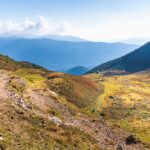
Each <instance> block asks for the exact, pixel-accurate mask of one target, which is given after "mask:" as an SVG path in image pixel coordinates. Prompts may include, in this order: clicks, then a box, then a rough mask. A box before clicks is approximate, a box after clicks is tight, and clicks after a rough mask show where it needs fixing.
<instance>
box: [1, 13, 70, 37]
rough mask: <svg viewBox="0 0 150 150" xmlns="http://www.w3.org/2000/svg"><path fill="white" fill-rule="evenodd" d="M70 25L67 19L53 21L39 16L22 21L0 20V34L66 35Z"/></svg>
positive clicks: (31, 35) (28, 35)
mask: <svg viewBox="0 0 150 150" xmlns="http://www.w3.org/2000/svg"><path fill="white" fill-rule="evenodd" d="M71 28H72V25H71V24H70V23H69V22H68V21H60V22H54V21H50V20H49V19H47V18H45V17H43V16H39V17H38V19H37V20H36V21H34V20H31V19H29V18H26V19H25V20H24V21H22V22H14V21H12V20H9V21H5V22H0V35H3V36H12V35H13V36H27V37H34V36H44V35H52V34H57V35H66V34H69V33H70V32H71Z"/></svg>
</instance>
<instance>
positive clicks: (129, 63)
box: [88, 42, 150, 73]
mask: <svg viewBox="0 0 150 150" xmlns="http://www.w3.org/2000/svg"><path fill="white" fill-rule="evenodd" d="M147 69H150V42H149V43H147V44H145V45H143V46H141V47H140V48H138V49H136V50H135V51H133V52H131V53H129V54H127V55H125V56H123V57H120V58H118V59H114V60H112V61H109V62H107V63H104V64H102V65H99V66H97V67H96V68H94V69H92V70H90V71H89V72H88V73H94V72H97V71H113V70H119V71H124V72H126V73H134V72H139V71H145V70H147Z"/></svg>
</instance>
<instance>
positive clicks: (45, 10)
mask: <svg viewBox="0 0 150 150" xmlns="http://www.w3.org/2000/svg"><path fill="white" fill-rule="evenodd" d="M0 14H1V15H0V33H1V34H3V35H4V34H5V33H7V34H8V33H10V34H15V32H16V34H26V35H28V34H30V35H31V34H35V33H34V32H37V33H38V34H39V35H40V34H41V35H44V34H47V35H48V34H62V35H64V34H71V35H75V36H79V37H83V38H86V39H89V40H95V41H113V40H114V41H115V40H116V41H117V40H125V39H133V38H135V37H136V38H145V39H146V38H150V36H149V35H150V29H149V26H150V0H5V1H4V0H0ZM25 20H26V21H25ZM27 20H28V21H27ZM24 24H26V25H24ZM28 24H29V25H28ZM17 27H18V28H19V29H18V30H15V28H17ZM5 28H7V30H6V29H5ZM49 28H51V29H49ZM29 29H30V30H29ZM5 30H6V31H5ZM38 34H37V35H38Z"/></svg>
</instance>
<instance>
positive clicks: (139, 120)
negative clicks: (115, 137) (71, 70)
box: [89, 73, 150, 145]
mask: <svg viewBox="0 0 150 150" xmlns="http://www.w3.org/2000/svg"><path fill="white" fill-rule="evenodd" d="M89 78H91V79H93V80H95V81H96V82H98V83H100V84H103V86H104V88H105V90H104V93H103V94H101V95H100V96H99V98H98V99H97V102H96V104H95V105H94V106H93V107H94V108H95V109H97V110H99V112H100V114H101V115H102V116H104V118H105V119H107V120H109V121H111V122H112V123H114V124H117V125H119V126H120V127H121V128H123V129H125V130H127V131H129V132H131V133H133V134H135V135H136V136H137V137H138V138H139V139H140V140H141V141H142V142H144V143H145V144H148V145H150V120H149V118H150V111H149V110H150V99H149V98H150V92H149V91H150V84H149V83H150V74H149V73H145V74H133V75H127V76H115V77H103V76H101V75H98V74H91V75H89Z"/></svg>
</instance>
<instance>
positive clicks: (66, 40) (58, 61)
mask: <svg viewBox="0 0 150 150" xmlns="http://www.w3.org/2000/svg"><path fill="white" fill-rule="evenodd" d="M137 47H139V46H138V45H134V44H124V43H104V42H89V41H85V40H82V39H80V38H76V37H69V36H68V37H59V36H50V37H47V38H36V39H26V38H18V37H11V38H0V53H2V54H5V55H8V56H10V57H12V58H14V59H16V60H19V61H29V62H31V63H35V64H38V65H41V66H43V67H45V68H48V69H50V70H56V71H62V70H63V71H64V70H67V69H69V68H72V67H74V66H85V67H91V66H96V65H98V64H100V63H104V62H106V61H109V60H111V59H115V58H117V57H120V56H122V55H125V54H127V53H129V52H131V51H132V50H134V49H136V48H137Z"/></svg>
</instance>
